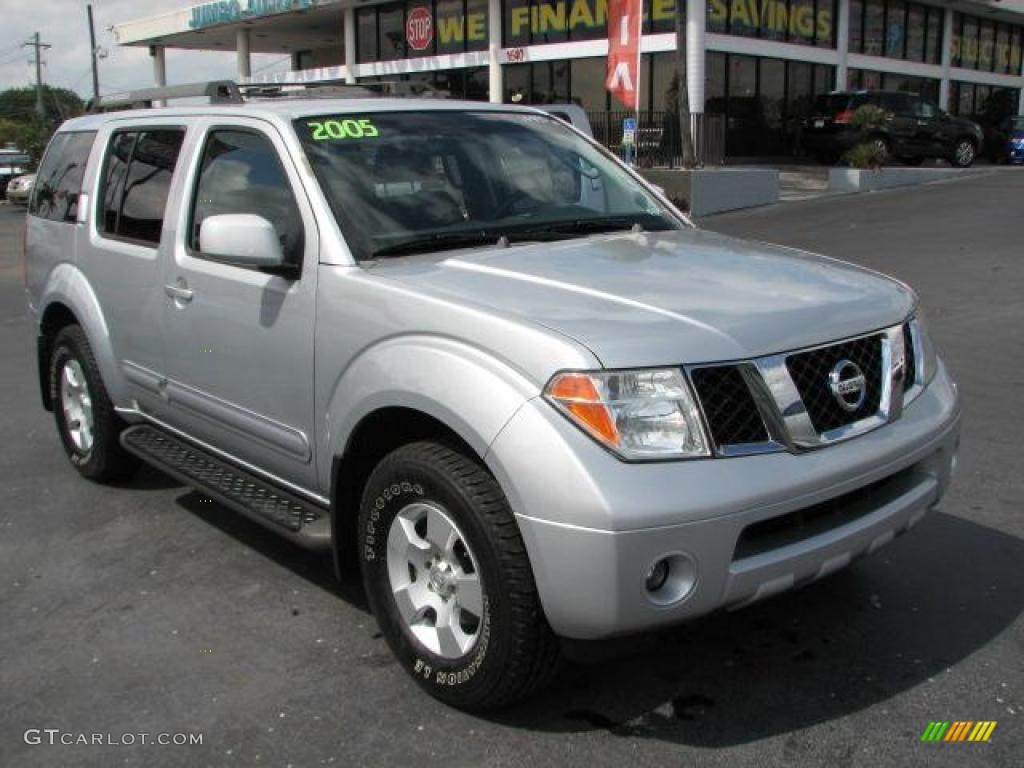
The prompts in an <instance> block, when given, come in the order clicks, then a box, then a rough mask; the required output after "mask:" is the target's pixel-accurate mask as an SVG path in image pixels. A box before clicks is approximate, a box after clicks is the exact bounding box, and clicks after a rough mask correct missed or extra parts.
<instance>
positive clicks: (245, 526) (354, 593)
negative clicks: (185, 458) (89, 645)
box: [176, 490, 370, 614]
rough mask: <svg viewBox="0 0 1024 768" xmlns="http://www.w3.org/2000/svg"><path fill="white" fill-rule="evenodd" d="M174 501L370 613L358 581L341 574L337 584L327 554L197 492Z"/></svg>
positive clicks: (306, 578)
mask: <svg viewBox="0 0 1024 768" xmlns="http://www.w3.org/2000/svg"><path fill="white" fill-rule="evenodd" d="M176 502H177V503H178V506H180V507H182V508H183V509H185V510H186V511H187V512H190V513H191V514H193V515H195V516H196V517H197V518H199V519H200V520H202V521H203V522H205V523H207V524H209V525H211V526H213V527H214V528H216V529H217V530H219V531H221V532H222V533H224V534H227V535H228V536H230V537H232V538H233V539H235V540H236V541H238V542H239V543H240V544H242V545H244V546H246V547H248V548H250V549H253V550H255V551H256V552H258V553H259V554H261V555H263V556H264V557H266V558H267V559H269V560H272V561H273V562H274V563H276V564H277V565H279V566H281V567H282V568H287V569H288V570H289V571H291V572H292V573H294V574H295V575H297V576H300V577H301V578H303V579H305V580H306V581H308V582H309V583H310V584H313V585H314V586H316V587H319V588H320V589H322V590H324V591H325V592H329V593H331V594H332V595H335V596H336V597H339V598H341V599H342V600H344V601H345V602H346V603H348V604H349V605H351V606H353V607H354V608H357V609H359V610H360V611H362V612H363V613H367V614H368V613H369V612H370V607H369V604H368V603H367V601H366V594H365V593H364V592H363V585H362V583H361V581H360V580H359V579H358V578H354V577H352V576H351V575H350V574H346V572H344V571H343V572H342V576H343V578H342V580H341V581H339V580H338V579H337V578H336V577H335V574H334V561H333V559H332V557H331V555H330V553H329V552H314V551H310V550H307V549H303V548H302V547H301V546H299V545H298V544H294V543H292V542H290V541H288V540H287V539H283V538H281V537H280V536H278V535H277V534H276V533H274V532H273V531H270V530H268V529H266V528H264V527H263V526H262V525H260V524H259V523H256V522H254V521H252V520H250V519H249V518H247V517H245V516H244V515H241V514H239V513H237V512H235V511H234V510H231V509H228V508H227V507H224V506H223V505H221V504H219V503H218V502H216V501H213V502H212V503H210V502H211V500H210V499H209V498H208V497H207V496H205V495H204V494H202V493H200V492H198V491H193V490H188V491H187V492H186V493H184V494H183V495H182V496H179V497H178V498H177V499H176Z"/></svg>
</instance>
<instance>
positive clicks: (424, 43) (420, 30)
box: [405, 6, 434, 51]
mask: <svg viewBox="0 0 1024 768" xmlns="http://www.w3.org/2000/svg"><path fill="white" fill-rule="evenodd" d="M433 39H434V18H433V17H432V16H431V15H430V9H429V8H425V7H423V6H417V7H416V8H413V9H411V10H410V11H409V16H408V17H407V18H406V20H405V41H406V42H407V43H408V44H409V47H410V48H412V49H413V50H414V51H424V50H426V49H427V48H428V47H429V46H430V43H431V41H432V40H433Z"/></svg>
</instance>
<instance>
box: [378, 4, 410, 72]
mask: <svg viewBox="0 0 1024 768" xmlns="http://www.w3.org/2000/svg"><path fill="white" fill-rule="evenodd" d="M377 33H378V46H379V54H378V56H379V60H380V61H392V60H394V59H404V58H405V15H404V13H403V8H402V6H400V5H386V6H381V7H380V8H378V9H377Z"/></svg>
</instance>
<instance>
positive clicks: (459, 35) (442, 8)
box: [434, 0, 466, 53]
mask: <svg viewBox="0 0 1024 768" xmlns="http://www.w3.org/2000/svg"><path fill="white" fill-rule="evenodd" d="M464 13H465V8H464V6H463V4H462V0H437V3H436V5H435V10H434V45H435V46H436V48H435V49H436V51H437V52H438V53H461V52H462V51H464V50H465V49H466V17H465V15H464Z"/></svg>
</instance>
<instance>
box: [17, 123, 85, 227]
mask: <svg viewBox="0 0 1024 768" xmlns="http://www.w3.org/2000/svg"><path fill="white" fill-rule="evenodd" d="M95 138H96V132H95V131H74V132H72V131H64V132H62V133H58V134H57V135H56V136H54V137H53V139H52V140H51V141H50V146H48V147H47V148H46V154H45V155H44V156H43V162H42V165H40V166H39V173H38V174H37V175H36V184H35V191H34V192H33V194H32V201H31V203H30V204H29V209H28V212H29V213H30V214H31V215H33V216H38V217H40V218H43V219H49V220H50V221H64V222H73V221H75V220H76V219H77V218H78V196H79V195H80V194H81V192H82V177H83V176H84V175H85V166H86V163H88V162H89V152H90V151H91V150H92V144H93V140H94V139H95Z"/></svg>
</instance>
